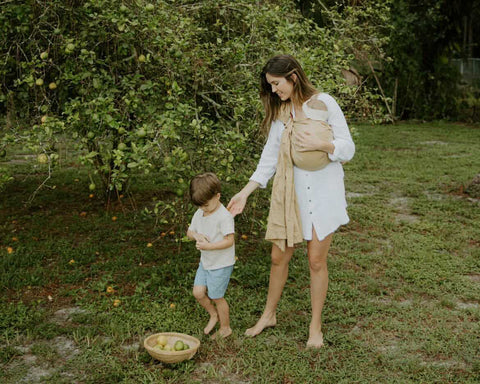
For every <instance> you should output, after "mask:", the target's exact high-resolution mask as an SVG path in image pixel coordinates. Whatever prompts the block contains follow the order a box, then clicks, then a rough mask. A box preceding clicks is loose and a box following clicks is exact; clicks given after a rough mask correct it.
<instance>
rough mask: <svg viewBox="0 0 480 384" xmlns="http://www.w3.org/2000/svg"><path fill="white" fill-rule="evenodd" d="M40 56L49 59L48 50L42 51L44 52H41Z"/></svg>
mask: <svg viewBox="0 0 480 384" xmlns="http://www.w3.org/2000/svg"><path fill="white" fill-rule="evenodd" d="M40 58H41V59H42V60H47V59H48V52H47V51H45V52H42V53H41V54H40Z"/></svg>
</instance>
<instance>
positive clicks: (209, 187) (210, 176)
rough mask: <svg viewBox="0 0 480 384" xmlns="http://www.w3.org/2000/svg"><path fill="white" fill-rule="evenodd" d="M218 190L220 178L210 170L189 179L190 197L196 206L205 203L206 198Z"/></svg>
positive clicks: (208, 198) (211, 196)
mask: <svg viewBox="0 0 480 384" xmlns="http://www.w3.org/2000/svg"><path fill="white" fill-rule="evenodd" d="M220 192H221V185H220V180H219V179H218V177H217V175H215V174H214V173H212V172H205V173H202V174H200V175H197V176H195V177H194V178H193V179H192V181H190V199H191V200H192V203H193V204H194V205H196V206H198V207H201V206H202V205H205V204H206V203H207V202H208V200H210V199H211V198H213V197H214V196H215V195H216V194H217V193H220Z"/></svg>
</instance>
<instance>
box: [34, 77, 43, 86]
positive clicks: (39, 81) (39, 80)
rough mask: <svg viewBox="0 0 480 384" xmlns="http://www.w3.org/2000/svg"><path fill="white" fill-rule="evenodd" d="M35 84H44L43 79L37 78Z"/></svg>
mask: <svg viewBox="0 0 480 384" xmlns="http://www.w3.org/2000/svg"><path fill="white" fill-rule="evenodd" d="M35 84H36V85H38V86H39V87H40V86H42V85H43V79H37V80H35Z"/></svg>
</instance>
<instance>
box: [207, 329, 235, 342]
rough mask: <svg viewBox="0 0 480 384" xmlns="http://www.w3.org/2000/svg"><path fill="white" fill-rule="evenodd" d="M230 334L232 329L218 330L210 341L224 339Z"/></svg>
mask: <svg viewBox="0 0 480 384" xmlns="http://www.w3.org/2000/svg"><path fill="white" fill-rule="evenodd" d="M231 334H232V328H230V327H225V328H220V329H219V330H218V331H217V332H215V333H214V334H213V335H212V336H211V338H212V340H215V339H217V338H220V339H224V338H226V337H228V336H230V335H231Z"/></svg>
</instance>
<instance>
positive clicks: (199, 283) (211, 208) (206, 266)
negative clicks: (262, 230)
mask: <svg viewBox="0 0 480 384" xmlns="http://www.w3.org/2000/svg"><path fill="white" fill-rule="evenodd" d="M220 189H221V188H220V180H218V178H217V176H216V175H215V174H213V173H211V172H207V173H203V174H201V175H197V176H196V177H194V178H193V179H192V181H191V182H190V198H191V200H192V203H193V204H194V205H196V206H197V207H199V209H198V210H197V211H196V212H195V214H194V215H193V218H192V222H191V224H190V226H189V228H188V231H187V236H188V238H190V239H191V240H195V241H196V247H197V249H199V250H200V264H199V266H198V270H197V274H196V276H195V282H194V285H193V296H194V297H195V298H196V299H197V300H198V302H199V303H200V305H201V306H202V307H203V308H205V309H206V310H207V312H208V313H209V314H210V320H209V322H208V324H207V326H206V327H205V329H204V330H203V332H204V333H205V334H206V335H208V334H209V333H210V331H211V330H212V329H213V328H214V327H215V324H216V323H217V321H220V329H219V330H218V331H217V332H216V333H215V334H214V335H213V336H212V338H215V337H217V336H220V337H224V338H225V337H227V336H229V335H230V334H231V333H232V329H231V328H230V315H229V307H228V304H227V302H226V300H225V298H224V297H223V296H224V295H225V291H226V290H227V286H228V282H229V281H230V275H231V274H232V271H233V265H234V264H235V245H234V244H235V231H234V221H233V216H232V215H231V214H230V212H228V211H227V209H226V208H225V207H224V206H223V204H222V203H220ZM212 301H213V303H215V305H214V304H213V303H212Z"/></svg>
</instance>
